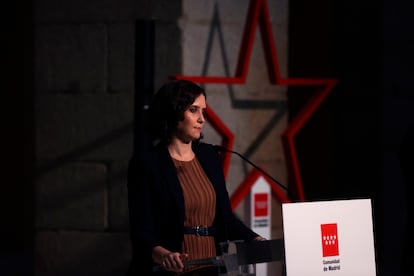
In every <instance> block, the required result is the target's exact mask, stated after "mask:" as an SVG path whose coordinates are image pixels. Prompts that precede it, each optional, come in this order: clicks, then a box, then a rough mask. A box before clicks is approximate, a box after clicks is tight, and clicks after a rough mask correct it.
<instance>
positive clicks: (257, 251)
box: [154, 239, 284, 276]
mask: <svg viewBox="0 0 414 276" xmlns="http://www.w3.org/2000/svg"><path fill="white" fill-rule="evenodd" d="M220 246H221V251H222V253H223V254H222V255H220V256H216V257H212V258H206V259H197V260H190V261H186V262H184V265H185V266H190V265H213V266H215V267H217V275H219V276H238V275H251V276H253V275H256V270H255V265H256V264H257V263H267V262H274V261H280V260H282V259H283V252H284V250H283V242H282V240H281V239H273V240H264V241H251V242H243V241H238V240H237V241H227V242H222V243H220ZM162 269H163V267H162V266H156V267H154V271H161V270H162Z"/></svg>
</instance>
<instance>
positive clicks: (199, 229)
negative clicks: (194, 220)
mask: <svg viewBox="0 0 414 276" xmlns="http://www.w3.org/2000/svg"><path fill="white" fill-rule="evenodd" d="M201 227H202V226H201V225H197V226H196V227H194V228H195V233H196V235H197V236H201ZM207 232H208V230H207Z"/></svg>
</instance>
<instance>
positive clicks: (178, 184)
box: [128, 80, 263, 275]
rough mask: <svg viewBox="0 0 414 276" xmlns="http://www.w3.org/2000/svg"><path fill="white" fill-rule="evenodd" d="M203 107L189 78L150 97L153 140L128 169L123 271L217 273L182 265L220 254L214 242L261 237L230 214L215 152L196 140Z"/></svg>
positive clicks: (201, 92)
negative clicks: (127, 261) (128, 249)
mask: <svg viewBox="0 0 414 276" xmlns="http://www.w3.org/2000/svg"><path fill="white" fill-rule="evenodd" d="M205 111H206V93H205V91H204V90H203V89H202V88H201V87H199V86H198V85H196V84H194V83H192V82H190V81H185V80H175V81H170V82H168V83H166V84H164V85H163V86H162V87H161V88H160V90H159V91H158V92H157V93H156V94H155V97H154V98H153V102H152V104H151V107H150V116H149V117H150V121H149V130H150V133H151V134H152V136H153V138H154V139H155V141H156V143H154V146H153V147H152V148H151V149H148V150H146V151H144V152H142V153H139V154H137V155H135V156H133V157H132V159H131V161H130V164H129V169H128V204H129V205H128V206H129V214H130V226H131V229H130V231H131V240H132V247H133V257H132V261H131V265H130V271H129V272H130V274H131V275H132V274H134V275H137V274H140V275H151V274H153V273H155V274H156V275H161V274H165V275H180V274H184V273H185V275H217V267H216V268H215V267H212V266H210V267H208V266H207V267H206V266H201V267H200V266H199V267H197V266H184V264H183V262H184V261H186V260H193V259H202V258H208V257H214V256H217V255H221V252H220V248H219V243H220V242H224V241H232V240H245V241H251V240H254V239H256V240H261V239H263V238H262V237H260V236H259V235H258V234H257V233H255V232H253V231H252V230H251V229H250V228H248V227H247V226H246V225H245V224H243V223H242V222H241V221H240V220H239V219H238V218H237V217H236V216H235V215H234V213H233V212H232V209H231V206H230V200H229V196H228V192H227V190H226V184H225V178H224V174H223V170H222V164H221V159H220V156H219V154H218V153H217V152H216V150H215V149H214V148H213V146H212V145H210V144H206V143H201V142H200V140H201V138H202V129H203V126H204V123H205V119H206V118H205ZM155 266H159V267H162V271H161V272H154V269H153V268H154V267H155ZM196 273H198V274H196ZM203 273H204V274H203Z"/></svg>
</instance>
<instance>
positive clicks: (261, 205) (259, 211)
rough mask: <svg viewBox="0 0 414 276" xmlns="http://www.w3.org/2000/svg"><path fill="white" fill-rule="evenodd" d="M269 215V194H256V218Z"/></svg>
mask: <svg viewBox="0 0 414 276" xmlns="http://www.w3.org/2000/svg"><path fill="white" fill-rule="evenodd" d="M268 214H269V194H267V193H257V194H254V216H255V217H266V216H268Z"/></svg>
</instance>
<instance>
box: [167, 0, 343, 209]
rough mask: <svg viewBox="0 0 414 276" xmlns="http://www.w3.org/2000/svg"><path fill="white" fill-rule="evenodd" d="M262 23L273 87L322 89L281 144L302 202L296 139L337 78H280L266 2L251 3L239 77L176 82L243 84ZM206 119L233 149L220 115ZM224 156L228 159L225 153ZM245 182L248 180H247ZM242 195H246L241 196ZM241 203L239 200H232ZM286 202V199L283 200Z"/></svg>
mask: <svg viewBox="0 0 414 276" xmlns="http://www.w3.org/2000/svg"><path fill="white" fill-rule="evenodd" d="M258 24H259V27H260V30H261V37H262V41H263V48H264V52H265V57H266V61H267V69H268V73H269V79H270V82H271V83H272V84H277V85H284V86H315V87H320V88H321V89H320V90H318V91H316V93H315V94H314V95H312V97H311V98H310V99H309V100H308V102H307V103H306V104H305V105H304V106H303V107H302V109H301V110H300V111H299V112H298V114H297V115H296V116H295V117H294V118H293V119H292V120H291V122H290V123H289V125H288V127H287V128H286V130H285V131H284V132H283V133H282V144H283V149H284V152H285V156H286V162H287V167H288V172H289V177H290V178H291V179H290V180H291V181H290V183H291V184H292V185H293V189H294V190H292V192H295V194H296V197H297V199H298V200H300V201H304V200H305V195H304V190H303V185H302V178H301V175H300V168H299V162H298V158H297V153H296V147H295V143H294V138H295V136H296V134H297V133H298V132H299V130H300V129H301V128H302V127H303V126H304V125H305V123H306V122H307V121H308V119H309V118H310V117H311V116H312V114H313V113H314V112H315V110H316V109H317V108H318V107H319V106H320V105H321V103H322V102H323V101H324V100H325V98H326V97H327V96H328V95H329V94H330V92H331V91H332V89H333V88H334V87H335V85H336V83H337V79H326V78H284V77H282V76H281V75H280V69H279V62H278V58H277V54H276V45H275V42H274V40H273V34H272V25H271V21H270V16H269V8H268V5H267V1H266V0H251V1H250V4H249V10H248V13H247V19H246V24H245V26H244V32H243V39H242V42H241V47H240V52H239V57H238V62H237V67H236V74H235V76H234V77H223V76H184V75H176V76H173V78H175V79H186V80H191V81H193V82H196V83H216V84H244V83H246V79H247V72H248V69H249V64H250V57H251V53H252V49H253V43H254V38H255V32H256V28H257V25H258ZM207 117H208V119H209V121H210V120H211V119H212V121H211V122H212V124H213V127H214V128H215V129H216V130H218V131H220V130H224V132H225V133H224V134H225V135H227V136H224V137H227V140H226V141H225V144H224V146H226V147H229V146H230V148H231V147H232V145H233V134H232V133H231V132H230V131H229V130H228V129H227V127H226V126H225V125H224V124H223V123H222V122H221V121H220V120H219V118H218V116H217V115H215V114H214V112H213V111H212V110H211V108H209V107H208V108H207ZM225 156H228V154H226V155H225ZM224 160H225V162H224V169H225V173H227V169H228V166H229V162H230V159H229V158H228V159H224ZM245 182H246V181H245ZM239 190H245V189H244V187H239ZM272 190H273V191H274V192H276V194H280V192H281V191H280V190H279V188H278V187H277V186H272ZM238 194H239V195H240V196H244V194H241V193H238ZM232 199H234V200H236V201H237V200H239V198H232ZM284 201H287V200H284Z"/></svg>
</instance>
